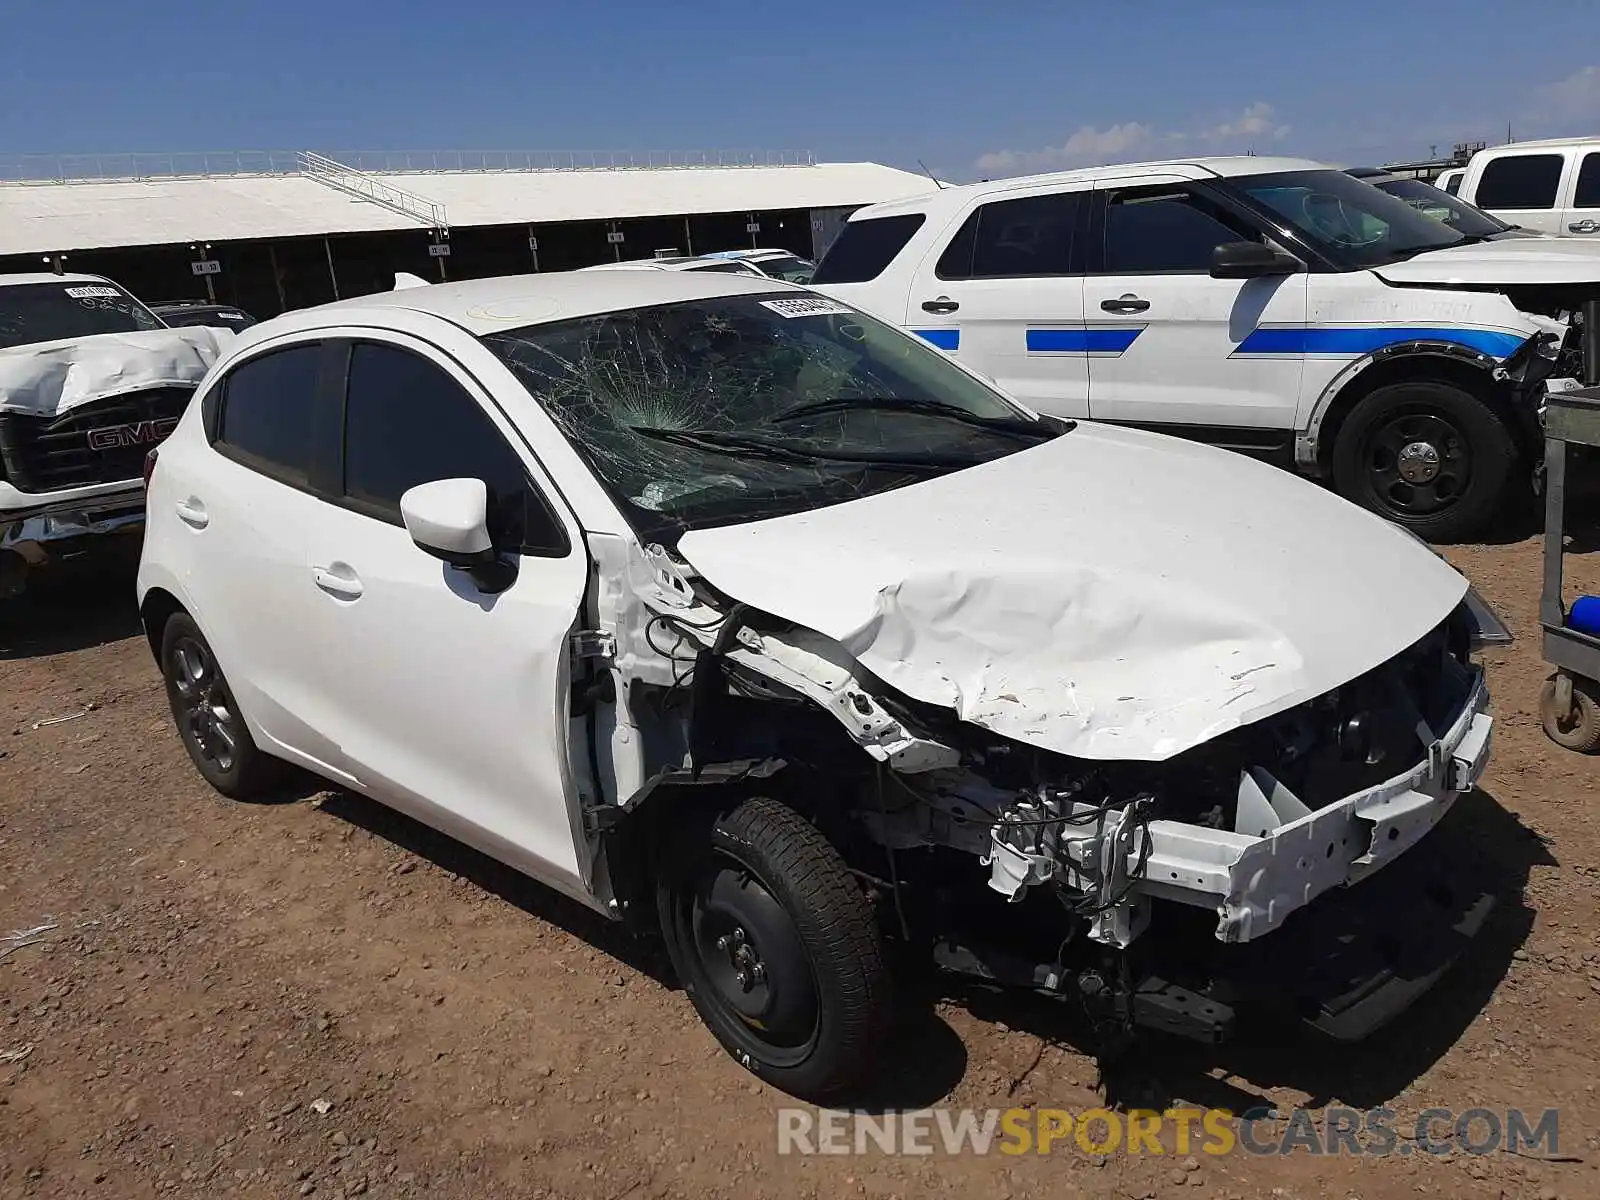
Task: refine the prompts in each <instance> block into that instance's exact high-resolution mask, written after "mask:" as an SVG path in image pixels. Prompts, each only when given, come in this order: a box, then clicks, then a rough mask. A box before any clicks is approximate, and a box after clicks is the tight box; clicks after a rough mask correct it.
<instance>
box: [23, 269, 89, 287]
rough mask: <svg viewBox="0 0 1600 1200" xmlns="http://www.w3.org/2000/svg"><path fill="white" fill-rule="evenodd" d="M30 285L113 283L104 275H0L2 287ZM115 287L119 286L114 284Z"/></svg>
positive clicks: (45, 273)
mask: <svg viewBox="0 0 1600 1200" xmlns="http://www.w3.org/2000/svg"><path fill="white" fill-rule="evenodd" d="M28 283H111V280H109V279H107V278H106V277H105V276H103V275H73V274H66V275H57V274H56V273H55V272H54V271H24V272H22V273H21V274H18V275H0V287H21V286H22V285H23V284H28ZM112 286H113V287H115V286H118V285H116V284H112Z"/></svg>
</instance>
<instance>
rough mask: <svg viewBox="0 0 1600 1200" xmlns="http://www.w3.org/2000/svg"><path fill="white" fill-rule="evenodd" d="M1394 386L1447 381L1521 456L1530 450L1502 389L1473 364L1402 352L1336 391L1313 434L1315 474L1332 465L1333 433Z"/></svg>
mask: <svg viewBox="0 0 1600 1200" xmlns="http://www.w3.org/2000/svg"><path fill="white" fill-rule="evenodd" d="M1396 383H1447V384H1450V385H1451V386H1453V387H1458V388H1460V389H1461V390H1462V391H1464V392H1467V393H1469V394H1471V395H1472V396H1475V397H1476V398H1477V399H1479V400H1481V401H1482V402H1483V403H1484V404H1485V405H1486V406H1487V407H1488V408H1489V410H1490V411H1491V412H1493V413H1494V414H1495V416H1496V417H1498V418H1499V419H1500V422H1501V424H1503V425H1504V426H1505V427H1506V428H1507V429H1508V430H1510V432H1511V436H1512V437H1513V438H1514V439H1515V440H1516V444H1517V450H1518V451H1519V452H1520V453H1521V454H1523V455H1524V456H1527V455H1529V454H1530V453H1532V452H1533V451H1534V450H1535V448H1534V447H1532V446H1529V445H1528V444H1527V438H1526V436H1525V434H1524V432H1523V422H1521V421H1518V420H1516V419H1515V414H1514V413H1513V412H1512V409H1511V404H1512V401H1511V396H1510V394H1509V392H1508V389H1507V388H1506V387H1505V386H1504V385H1502V384H1500V383H1499V382H1497V381H1496V380H1495V378H1494V376H1492V375H1491V374H1489V372H1488V371H1487V370H1486V369H1485V368H1483V367H1481V366H1479V365H1478V364H1476V363H1474V362H1471V361H1468V360H1467V359H1463V358H1453V357H1450V356H1449V355H1444V354H1407V355H1402V356H1400V357H1398V358H1392V359H1388V360H1386V361H1383V362H1377V363H1373V364H1372V365H1371V366H1370V367H1367V368H1366V369H1365V370H1364V371H1362V372H1360V373H1359V374H1358V375H1356V376H1355V378H1353V379H1351V380H1350V381H1349V382H1348V383H1346V384H1345V385H1344V387H1343V388H1341V389H1340V390H1339V392H1338V394H1337V395H1335V396H1334V398H1333V401H1332V403H1331V404H1330V405H1329V406H1328V412H1327V415H1326V416H1324V417H1323V419H1322V425H1321V428H1320V429H1318V431H1317V472H1318V474H1320V475H1326V474H1327V473H1328V472H1329V471H1330V470H1331V468H1332V465H1333V450H1334V446H1335V445H1337V444H1338V441H1339V430H1340V428H1341V427H1342V426H1343V425H1344V421H1345V418H1346V417H1348V416H1349V415H1350V413H1351V412H1352V411H1353V410H1354V409H1355V407H1356V405H1358V404H1360V403H1361V401H1362V400H1364V399H1366V398H1367V397H1368V396H1370V395H1371V394H1372V393H1373V392H1375V391H1377V390H1378V389H1379V388H1381V387H1388V386H1390V385H1391V384H1396Z"/></svg>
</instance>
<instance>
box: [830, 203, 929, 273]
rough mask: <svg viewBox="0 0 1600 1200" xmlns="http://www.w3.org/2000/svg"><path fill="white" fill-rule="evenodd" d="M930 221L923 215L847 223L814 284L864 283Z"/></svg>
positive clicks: (892, 258) (909, 214) (835, 240)
mask: <svg viewBox="0 0 1600 1200" xmlns="http://www.w3.org/2000/svg"><path fill="white" fill-rule="evenodd" d="M927 219H928V218H927V217H925V216H924V215H923V214H922V213H906V214H904V215H902V216H897V217H869V218H867V219H865V220H861V221H846V222H845V223H844V228H843V229H842V230H840V231H839V236H838V237H837V238H835V239H834V241H833V245H831V246H829V247H828V252H827V253H826V254H825V255H823V256H822V261H821V262H820V263H818V264H817V273H816V274H815V275H814V276H812V278H811V282H812V283H865V282H867V280H869V279H876V278H877V277H878V276H879V275H882V274H883V271H884V268H885V267H887V266H888V265H889V264H890V263H892V262H893V261H894V258H895V255H897V254H899V253H900V251H902V250H904V249H905V248H906V243H907V242H909V241H910V240H911V237H912V235H913V234H915V233H916V232H917V230H919V229H921V228H922V224H923V222H924V221H926V220H927Z"/></svg>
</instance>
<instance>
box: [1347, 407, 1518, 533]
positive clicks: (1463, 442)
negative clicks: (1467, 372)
mask: <svg viewBox="0 0 1600 1200" xmlns="http://www.w3.org/2000/svg"><path fill="white" fill-rule="evenodd" d="M1517 457H1518V455H1517V446H1516V442H1515V441H1514V439H1513V438H1512V436H1511V431H1510V430H1509V429H1508V428H1506V425H1505V422H1503V421H1502V420H1501V419H1500V417H1499V416H1498V415H1497V414H1496V413H1495V411H1494V410H1493V409H1492V408H1490V407H1489V406H1488V405H1487V404H1485V403H1484V402H1483V401H1482V400H1480V399H1479V398H1478V397H1476V396H1474V395H1473V394H1472V393H1470V392H1467V391H1464V390H1462V389H1461V388H1458V387H1455V386H1454V385H1452V384H1448V383H1440V382H1421V381H1418V382H1411V383H1396V384H1390V385H1389V386H1387V387H1380V388H1377V389H1375V390H1374V391H1372V392H1371V393H1370V394H1368V395H1366V396H1364V397H1362V398H1361V400H1359V401H1358V402H1357V403H1356V406H1355V407H1354V408H1353V409H1351V410H1350V413H1349V415H1348V416H1347V417H1346V418H1345V420H1344V423H1343V424H1342V425H1341V426H1340V428H1339V433H1338V437H1337V438H1336V440H1335V442H1334V447H1333V483H1334V486H1335V488H1336V489H1337V490H1338V492H1339V494H1340V495H1342V496H1343V497H1344V498H1345V499H1347V500H1350V501H1352V502H1354V503H1356V504H1359V505H1361V507H1363V508H1366V509H1370V510H1371V511H1373V512H1376V513H1377V514H1379V515H1380V516H1382V517H1385V518H1387V519H1388V520H1390V521H1393V522H1395V523H1396V524H1399V525H1404V526H1405V527H1406V528H1408V529H1410V530H1411V531H1412V532H1414V533H1416V534H1417V535H1418V536H1420V537H1423V538H1426V539H1427V540H1428V541H1431V542H1454V541H1462V540H1465V539H1467V538H1471V537H1476V536H1478V535H1480V534H1482V533H1483V532H1484V531H1485V530H1486V529H1487V528H1488V527H1489V526H1490V525H1491V523H1492V522H1493V521H1494V520H1495V518H1496V516H1498V515H1499V513H1500V512H1501V511H1502V509H1503V507H1504V505H1505V503H1506V500H1507V498H1508V494H1509V491H1510V484H1511V481H1512V479H1513V478H1514V475H1515V470H1516V465H1517Z"/></svg>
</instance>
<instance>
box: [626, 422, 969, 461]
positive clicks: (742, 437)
mask: <svg viewBox="0 0 1600 1200" xmlns="http://www.w3.org/2000/svg"><path fill="white" fill-rule="evenodd" d="M628 428H629V429H630V430H631V431H632V432H634V433H637V434H639V435H640V436H641V437H648V438H655V439H657V440H658V441H663V442H672V443H673V444H675V445H679V446H689V447H691V448H693V449H696V450H713V451H716V452H717V453H726V454H728V455H730V456H734V457H738V456H745V457H749V458H765V459H771V460H773V461H775V462H792V463H805V462H811V463H816V462H840V463H859V464H861V465H863V466H873V467H896V468H904V469H905V470H908V471H927V470H935V471H948V470H955V469H958V468H960V467H970V466H973V465H974V464H976V463H980V462H983V461H985V460H984V459H983V458H981V457H974V456H973V455H970V454H921V453H916V454H909V453H893V452H885V451H878V450H829V449H824V448H822V447H818V446H807V445H803V444H801V443H799V442H786V441H776V440H772V439H768V438H764V437H753V436H751V435H750V434H747V433H732V432H729V431H726V430H721V429H662V428H659V427H657V426H653V425H629V426H628Z"/></svg>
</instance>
